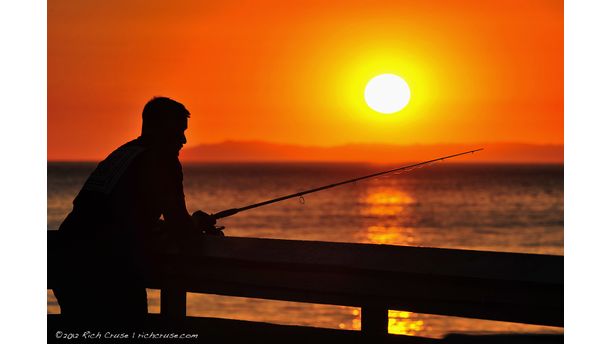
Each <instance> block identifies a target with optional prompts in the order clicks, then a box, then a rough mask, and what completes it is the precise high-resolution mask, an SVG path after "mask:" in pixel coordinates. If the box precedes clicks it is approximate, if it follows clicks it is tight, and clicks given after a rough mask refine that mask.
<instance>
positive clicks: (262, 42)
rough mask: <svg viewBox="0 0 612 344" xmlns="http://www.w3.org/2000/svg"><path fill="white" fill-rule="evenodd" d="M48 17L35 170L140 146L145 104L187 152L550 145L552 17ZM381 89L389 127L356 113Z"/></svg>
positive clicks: (283, 11)
mask: <svg viewBox="0 0 612 344" xmlns="http://www.w3.org/2000/svg"><path fill="white" fill-rule="evenodd" d="M48 12H49V13H48V158H49V160H98V159H100V158H103V157H104V156H105V155H106V154H108V152H109V151H111V150H112V149H114V148H116V147H117V146H118V145H120V144H122V143H124V142H125V141H127V140H130V139H133V138H135V137H136V136H138V135H139V131H140V113H141V111H142V107H143V106H144V104H145V103H146V102H147V101H148V100H149V99H150V98H151V97H153V96H155V95H164V96H168V97H172V98H175V99H176V100H178V101H180V102H183V103H184V104H185V105H186V106H187V108H188V109H189V110H190V112H191V114H192V117H191V120H190V123H189V130H188V132H187V138H188V144H187V145H186V146H185V149H189V148H190V147H194V146H197V145H198V144H203V143H218V142H223V141H226V140H231V141H259V142H273V143H279V144H294V145H304V146H317V147H328V146H338V145H345V144H349V143H383V144H398V145H409V144H434V143H436V144H437V143H449V144H450V143H454V144H463V143H481V142H483V143H485V142H488V143H535V144H558V145H560V144H563V2H555V1H530V0H519V1H514V0H513V1H511V0H502V1H476V0H467V1H454V0H453V1H451V0H442V1H434V2H431V1H393V0H383V1H368V2H355V1H348V0H338V1H312V2H309V3H308V6H305V5H303V4H302V2H292V1H274V0H267V1H260V2H207V1H196V0H181V1H177V2H172V3H167V2H165V1H161V0H151V1H120V0H109V1H103V2H90V1H76V0H66V1H52V2H49V4H48ZM381 74H394V75H397V76H400V77H401V78H402V79H403V80H405V82H406V83H407V85H408V86H409V88H410V92H411V98H410V101H409V103H408V105H407V106H405V107H403V109H402V110H401V111H400V112H398V113H396V114H394V115H381V114H380V113H379V112H376V111H374V110H372V108H370V107H369V106H368V104H367V103H366V101H365V99H364V90H365V88H366V85H367V83H368V82H369V81H370V80H372V78H374V77H376V76H378V75H381ZM75 143H78V144H75Z"/></svg>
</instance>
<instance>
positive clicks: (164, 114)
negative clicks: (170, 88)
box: [142, 97, 189, 133]
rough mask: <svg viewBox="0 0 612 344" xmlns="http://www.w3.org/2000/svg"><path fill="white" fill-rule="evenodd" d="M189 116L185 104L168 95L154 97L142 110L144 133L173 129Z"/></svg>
mask: <svg viewBox="0 0 612 344" xmlns="http://www.w3.org/2000/svg"><path fill="white" fill-rule="evenodd" d="M188 117H189V111H188V110H187V108H185V105H183V104H181V103H179V102H177V101H175V100H172V99H170V98H167V97H153V99H151V100H149V102H148V103H147V104H146V105H145V107H144V109H143V110H142V130H143V133H144V132H145V131H153V132H159V131H164V130H172V129H174V128H175V125H176V124H178V123H181V122H182V120H184V119H185V118H188Z"/></svg>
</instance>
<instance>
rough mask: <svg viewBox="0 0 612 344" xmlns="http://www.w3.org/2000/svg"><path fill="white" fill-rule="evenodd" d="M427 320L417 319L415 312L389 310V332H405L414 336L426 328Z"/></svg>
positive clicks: (404, 333)
mask: <svg viewBox="0 0 612 344" xmlns="http://www.w3.org/2000/svg"><path fill="white" fill-rule="evenodd" d="M424 325H425V322H424V321H423V320H420V319H416V317H415V316H414V313H412V312H406V311H394V310H390V311H389V326H388V332H389V333H392V334H403V335H408V336H414V335H417V334H419V332H422V331H423V330H424V328H425V327H424Z"/></svg>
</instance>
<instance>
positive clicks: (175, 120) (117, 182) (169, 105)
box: [53, 97, 215, 321]
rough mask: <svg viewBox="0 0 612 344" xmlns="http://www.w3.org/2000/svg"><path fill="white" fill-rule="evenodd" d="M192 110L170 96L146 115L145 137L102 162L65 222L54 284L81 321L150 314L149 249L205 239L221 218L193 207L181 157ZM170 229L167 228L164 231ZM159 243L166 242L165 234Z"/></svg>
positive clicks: (66, 308) (65, 309) (64, 307)
mask: <svg viewBox="0 0 612 344" xmlns="http://www.w3.org/2000/svg"><path fill="white" fill-rule="evenodd" d="M188 118H189V111H187V109H186V108H185V106H183V105H182V104H181V103H178V102H176V101H174V100H172V99H169V98H164V97H156V98H153V99H152V100H151V101H149V102H148V103H147V104H146V105H145V107H144V110H143V113H142V120H143V122H142V135H141V136H140V137H138V138H137V139H135V140H133V141H130V142H128V143H126V144H124V145H123V146H121V147H119V148H117V149H116V150H115V151H114V152H112V153H111V154H110V155H109V156H108V157H107V158H106V159H104V160H103V161H102V162H100V163H99V164H98V166H97V167H96V169H95V170H94V171H93V173H92V174H91V175H90V176H89V178H88V179H87V181H86V182H85V184H84V185H83V188H82V189H81V191H80V192H79V194H78V195H77V197H76V198H75V199H74V202H73V210H72V212H71V213H70V214H69V215H68V216H67V217H66V219H65V220H64V222H63V223H62V224H61V226H60V228H59V233H60V238H61V239H60V240H61V247H62V255H61V258H60V261H61V264H60V266H59V270H60V276H58V281H59V284H58V286H57V287H56V288H54V289H53V291H54V293H55V296H56V297H57V300H58V303H59V305H60V307H61V312H62V314H63V315H64V316H66V317H72V318H74V319H79V320H97V321H99V320H110V321H115V320H130V321H134V320H137V319H141V318H143V317H144V315H146V314H147V295H146V289H145V286H144V282H143V275H144V274H145V272H146V269H147V268H148V264H147V259H146V254H145V252H146V248H147V246H148V245H150V244H151V243H152V242H153V241H155V239H156V238H158V237H159V235H160V233H159V232H160V231H159V228H160V223H162V222H161V221H160V217H161V215H163V218H164V222H165V224H164V225H163V226H162V227H163V228H166V229H168V230H167V231H166V232H168V233H164V235H166V236H167V237H166V238H165V239H164V240H163V242H172V241H174V242H176V243H179V246H178V247H180V243H188V242H193V241H197V240H201V239H202V231H201V228H204V227H209V228H210V227H211V226H212V225H213V224H214V222H215V220H214V219H213V218H212V217H210V216H209V215H208V214H206V213H203V212H200V211H198V212H196V213H194V216H193V217H192V216H190V215H189V213H188V212H187V209H186V207H185V197H184V194H183V184H182V181H183V173H182V166H181V163H180V162H179V159H178V155H179V151H180V149H181V148H182V147H183V144H185V143H186V142H187V140H186V138H185V130H186V129H187V121H188ZM161 232H163V230H162V231H161ZM157 241H159V240H157Z"/></svg>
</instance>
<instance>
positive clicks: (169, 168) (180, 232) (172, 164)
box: [161, 157, 201, 240]
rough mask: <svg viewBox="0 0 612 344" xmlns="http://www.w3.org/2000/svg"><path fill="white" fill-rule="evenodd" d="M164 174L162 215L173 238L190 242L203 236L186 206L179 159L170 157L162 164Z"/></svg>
mask: <svg viewBox="0 0 612 344" xmlns="http://www.w3.org/2000/svg"><path fill="white" fill-rule="evenodd" d="M162 171H163V174H164V178H163V182H162V183H163V185H162V186H161V189H162V190H161V191H162V193H161V204H162V214H163V215H164V220H165V222H166V224H165V226H166V227H167V228H170V229H171V230H172V231H173V233H171V234H172V235H173V236H176V237H177V238H178V239H179V240H189V239H192V238H194V237H196V236H197V237H199V236H200V235H201V233H200V230H198V228H197V227H196V225H195V223H194V221H193V219H192V217H191V215H189V212H188V211H187V207H186V205H185V194H184V192H183V168H182V166H181V163H180V162H179V160H178V157H169V158H167V160H166V161H164V162H163V163H162Z"/></svg>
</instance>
